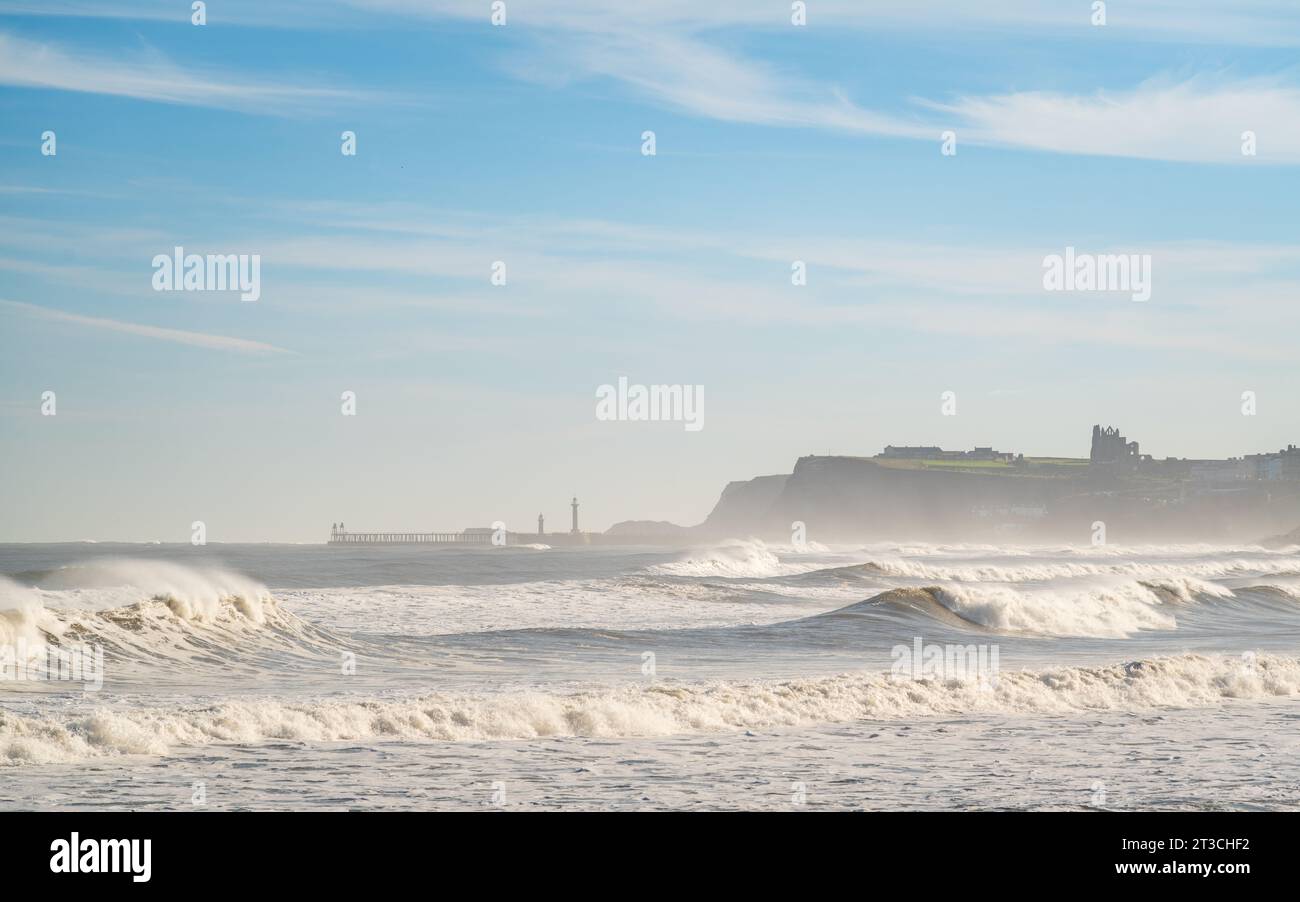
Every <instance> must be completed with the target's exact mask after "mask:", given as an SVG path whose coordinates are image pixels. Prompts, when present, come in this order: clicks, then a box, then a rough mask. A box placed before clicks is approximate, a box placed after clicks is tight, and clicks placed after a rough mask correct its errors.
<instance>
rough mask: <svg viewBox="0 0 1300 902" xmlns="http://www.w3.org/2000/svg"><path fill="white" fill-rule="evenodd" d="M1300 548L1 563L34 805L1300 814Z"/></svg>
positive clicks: (24, 761) (715, 548) (334, 553)
mask: <svg viewBox="0 0 1300 902" xmlns="http://www.w3.org/2000/svg"><path fill="white" fill-rule="evenodd" d="M1298 693H1300V548H1296V547H1290V548H1283V549H1266V548H1262V547H1257V546H1240V547H1220V546H1211V545H1166V546H1134V547H1122V546H1065V545H1054V546H1029V545H1025V546H1019V545H936V544H920V543H879V544H865V545H864V544H846V545H819V544H815V543H809V544H807V545H800V546H793V545H774V544H769V543H764V542H762V541H759V540H757V539H752V538H736V539H732V540H728V541H719V542H716V543H711V544H705V545H700V546H698V547H689V548H678V549H667V548H663V547H611V546H584V547H548V546H546V545H544V544H536V545H527V546H506V547H492V546H454V545H449V546H371V547H346V546H344V547H339V546H325V545H274V544H261V545H229V544H209V545H205V546H198V547H196V546H191V545H171V544H151V545H147V544H110V543H67V544H48V545H40V544H20V545H0V808H3V809H8V810H46V809H74V810H94V809H115V810H128V809H129V810H155V809H158V810H195V809H200V810H248V809H253V810H264V809H290V810H339V809H409V810H459V811H463V810H516V811H533V810H537V811H542V810H580V811H590V810H630V811H642V810H645V811H661V810H731V809H744V810H773V811H777V810H810V811H812V810H895V811H907V810H973V809H1032V810H1055V809H1060V810H1078V809H1100V810H1192V809H1197V810H1201V809H1204V810H1239V809H1268V810H1275V809H1289V810H1296V809H1300V694H1298Z"/></svg>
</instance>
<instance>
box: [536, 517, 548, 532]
mask: <svg viewBox="0 0 1300 902" xmlns="http://www.w3.org/2000/svg"><path fill="white" fill-rule="evenodd" d="M537 535H538V536H539V537H540V536H544V535H546V518H545V517H543V516H542V515H541V514H538V515H537Z"/></svg>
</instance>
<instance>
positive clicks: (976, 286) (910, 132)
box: [0, 0, 1300, 542]
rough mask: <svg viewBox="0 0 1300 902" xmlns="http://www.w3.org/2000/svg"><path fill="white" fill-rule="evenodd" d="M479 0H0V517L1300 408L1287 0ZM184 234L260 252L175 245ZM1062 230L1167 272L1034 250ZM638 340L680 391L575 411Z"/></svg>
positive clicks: (522, 482)
mask: <svg viewBox="0 0 1300 902" xmlns="http://www.w3.org/2000/svg"><path fill="white" fill-rule="evenodd" d="M624 6H634V7H635V8H634V9H622V8H621V7H624ZM492 7H493V5H492V3H491V2H488V0H474V2H464V3H462V2H433V0H419V2H415V0H412V2H401V0H373V2H367V0H352V2H329V0H313V2H293V0H286V2H278V3H266V2H246V0H213V2H210V3H208V4H207V6H206V8H205V10H204V12H205V13H206V24H202V25H196V24H194V23H193V21H192V17H193V16H194V13H193V12H192V10H191V8H190V4H188V3H184V2H172V0H166V2H150V0H141V2H136V3H125V2H117V0H104V2H93V3H92V2H62V0H45V2H39V3H38V2H34V0H30V2H9V0H0V541H14V542H24V541H80V540H90V539H93V540H100V541H108V540H119V541H180V542H183V541H189V539H190V537H191V535H192V524H193V523H194V522H195V521H201V522H202V523H204V524H205V527H206V534H207V540H208V541H210V542H262V541H271V542H317V541H323V540H324V539H325V538H327V536H328V532H329V528H330V525H331V523H333V522H337V521H343V522H345V523H347V525H348V528H349V529H351V530H377V531H379V530H382V531H397V530H411V531H413V530H454V529H460V528H463V527H468V526H486V525H488V524H490V523H492V522H494V521H501V522H504V523H505V524H506V525H507V527H508V528H510V529H515V530H519V531H524V530H531V529H532V528H533V527H534V524H535V523H536V517H537V514H538V513H539V512H540V513H544V514H545V515H546V517H547V521H548V526H549V527H551V528H557V529H567V525H568V502H569V500H570V498H571V497H573V496H577V497H578V499H579V501H580V502H581V505H582V507H581V511H582V525H583V527H584V528H587V529H596V530H603V529H605V528H607V527H608V526H610V525H611V524H612V523H615V522H617V521H620V520H626V519H649V520H670V521H673V522H676V523H681V524H684V525H690V524H693V523H697V522H699V521H701V520H702V519H703V518H704V517H705V516H706V515H707V514H708V512H709V510H710V509H711V508H712V506H713V504H714V503H715V502H716V500H717V498H718V496H719V494H720V493H721V491H722V489H723V487H724V486H725V485H726V483H727V482H729V481H732V480H740V479H747V478H751V477H754V476H758V475H765V474H772V473H788V472H790V470H791V469H792V468H793V466H794V463H795V461H796V459H797V458H798V457H800V456H802V455H807V454H826V453H834V454H850V455H871V454H875V453H877V452H879V451H880V450H881V449H882V448H883V447H884V446H885V445H886V444H927V445H929V444H933V445H941V446H943V447H945V448H952V449H961V448H970V447H973V446H975V445H992V446H994V447H995V448H998V449H999V450H1007V451H1017V452H1022V453H1025V454H1028V455H1042V456H1056V455H1059V456H1086V455H1087V451H1088V442H1089V438H1090V433H1091V428H1092V425H1093V424H1094V423H1102V424H1110V425H1115V426H1118V427H1120V429H1121V431H1123V432H1124V433H1125V434H1126V435H1127V436H1128V437H1129V438H1130V439H1133V440H1137V441H1139V442H1141V445H1142V450H1143V451H1144V452H1147V453H1152V454H1154V455H1156V456H1157V457H1165V456H1176V457H1228V456H1237V455H1241V454H1244V453H1255V452H1260V451H1269V450H1276V449H1278V448H1280V447H1283V446H1285V445H1286V444H1288V443H1291V442H1300V397H1298V396H1297V393H1296V391H1295V387H1296V385H1297V375H1298V372H1297V370H1298V369H1300V367H1298V366H1297V345H1296V336H1297V335H1300V328H1297V327H1298V326H1300V304H1298V303H1297V298H1300V291H1298V290H1297V289H1298V288H1300V220H1298V219H1297V217H1296V216H1295V205H1296V200H1297V176H1298V175H1300V64H1298V63H1297V60H1298V59H1300V57H1297V53H1296V51H1297V46H1300V6H1297V5H1295V4H1290V3H1280V2H1252V0H1241V2H1236V3H1233V4H1219V3H1209V2H1196V0H1192V2H1187V0H1183V2H1172V0H1158V2H1157V0H1145V2H1139V0H1129V2H1112V3H1109V4H1107V5H1106V9H1105V20H1106V21H1105V24H1104V25H1101V24H1093V20H1094V19H1095V18H1096V17H1097V12H1096V11H1095V10H1094V4H1092V3H1090V2H1086V0H1085V2H1057V3H1028V2H998V0H990V2H985V3H978V4H973V3H969V2H957V0H952V2H948V0H940V2H931V3H919V2H905V0H898V2H893V0H884V2H875V3H873V2H836V0H809V2H808V3H807V4H806V24H803V25H796V24H794V23H793V22H792V15H793V13H792V4H790V3H787V2H784V0H771V2H726V0H723V2H719V3H712V4H703V3H698V2H690V3H688V2H676V0H665V2H649V0H647V2H641V3H637V4H634V5H632V4H602V3H597V2H595V0H551V2H546V3H533V2H524V0H505V3H504V12H505V21H504V24H499V25H494V24H493V22H492V16H493V8H492ZM647 131H650V132H653V134H654V151H655V152H654V153H653V154H652V155H651V154H647V153H645V152H644V149H645V143H646V142H645V139H644V137H643V136H644V134H645V133H646V132H647ZM47 132H53V133H54V142H55V143H54V151H55V152H54V153H53V154H50V153H48V152H43V151H48V150H49V149H50V148H49V147H48V144H49V142H48V140H47V138H46V137H44V136H45V134H46V133H47ZM345 132H351V133H353V134H354V135H355V151H356V152H355V154H345V153H343V152H342V151H343V143H344V142H343V137H342V136H343V134H344V133H345ZM1246 132H1250V133H1252V135H1253V144H1254V146H1253V150H1254V152H1253V153H1246V152H1243V149H1244V145H1245V143H1246V142H1245V141H1244V140H1243V133H1246ZM945 133H951V136H950V138H951V140H948V141H947V142H945V138H944V135H945ZM954 141H955V144H954ZM954 147H955V153H952V152H951V151H952V150H953V149H954ZM945 150H948V151H950V152H948V153H945ZM177 246H180V247H183V248H184V249H185V252H186V253H196V254H200V255H207V254H223V255H224V254H248V255H257V257H258V259H259V261H260V296H259V298H258V299H257V300H256V301H244V300H241V298H240V295H239V293H238V292H232V291H157V290H155V288H154V276H155V272H156V269H155V266H154V262H153V261H154V259H155V257H156V256H157V255H160V254H161V255H171V254H172V253H173V248H175V247H177ZM1067 247H1073V248H1075V249H1076V251H1077V252H1078V253H1080V254H1126V255H1138V257H1139V258H1142V257H1144V256H1145V257H1147V258H1149V260H1150V273H1151V280H1150V281H1151V296H1150V298H1149V300H1146V301H1141V302H1139V301H1134V300H1133V299H1132V296H1131V293H1127V292H1123V291H1052V290H1047V289H1046V288H1045V287H1044V282H1043V274H1044V260H1045V258H1047V257H1048V256H1049V255H1053V254H1056V255H1062V254H1064V253H1065V249H1066V248H1067ZM795 261H799V262H801V263H802V264H803V268H804V272H805V273H806V284H801V285H796V284H793V281H794V280H793V279H792V272H793V270H792V267H793V265H794V263H795ZM498 262H500V263H504V264H505V267H504V273H505V283H504V284H494V283H493V280H492V275H493V272H494V269H493V267H494V264H496V263H498ZM619 377H626V378H627V379H628V380H629V382H630V383H634V384H643V385H681V386H702V387H703V388H702V391H703V397H704V415H703V420H702V423H703V428H700V429H698V430H688V429H685V428H683V423H682V422H671V421H669V422H644V421H627V420H603V419H600V418H598V417H597V416H596V400H597V391H598V389H599V388H600V386H602V385H608V384H615V383H616V382H617V380H618V379H619ZM47 392H53V399H54V408H53V411H52V412H53V415H50V412H51V411H50V408H49V404H48V402H47V399H48V397H49V396H48V395H47V394H46V393H47ZM345 392H351V393H353V394H352V397H353V398H354V402H353V407H352V412H351V413H350V414H345V412H344V407H345V403H344V400H343V398H344V393H345ZM945 392H951V393H953V394H952V397H955V413H951V411H952V410H953V408H952V407H951V406H950V407H949V408H948V410H949V412H950V413H945V412H944V407H943V398H944V397H945V394H944V393H945ZM1243 392H1253V393H1254V398H1255V405H1254V413H1253V414H1252V415H1245V414H1243V412H1242V411H1243V401H1242V396H1243Z"/></svg>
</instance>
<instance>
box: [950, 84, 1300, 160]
mask: <svg viewBox="0 0 1300 902" xmlns="http://www.w3.org/2000/svg"><path fill="white" fill-rule="evenodd" d="M928 106H930V107H931V108H932V109H935V110H938V111H942V112H944V113H946V114H949V115H950V116H952V117H953V119H952V121H953V124H954V125H956V126H957V127H958V128H959V129H961V131H962V132H963V133H964V136H965V137H966V138H968V139H969V140H971V141H974V142H975V143H980V144H994V145H1003V146H1010V147H1024V148H1032V149H1035V150H1047V151H1053V152H1056V153H1073V154H1087V155H1101V156H1123V157H1137V158H1142V159H1153V160H1174V161H1181V162H1205V163H1231V162H1242V161H1253V160H1256V159H1257V160H1259V161H1261V162H1285V163H1300V88H1298V87H1296V86H1295V85H1292V84H1287V83H1284V82H1283V81H1281V80H1280V79H1278V78H1256V79H1248V80H1237V81H1233V80H1229V79H1228V78H1226V77H1223V76H1219V75H1202V76H1197V77H1193V78H1190V79H1187V80H1185V81H1180V82H1171V81H1169V80H1168V79H1153V80H1150V81H1147V82H1144V83H1143V84H1141V85H1139V86H1137V87H1136V88H1133V89H1132V90H1128V91H1097V92H1095V93H1093V94H1087V95H1070V94H1060V93H1050V92H1042V91H1031V92H1021V93H1014V94H1003V95H998V96H989V97H967V98H963V99H961V100H958V101H955V102H953V103H948V104H939V103H931V104H928ZM1246 131H1250V132H1254V133H1255V135H1256V138H1257V141H1258V146H1257V153H1258V156H1257V157H1246V156H1243V155H1242V152H1241V146H1242V138H1241V136H1242V133H1243V132H1246Z"/></svg>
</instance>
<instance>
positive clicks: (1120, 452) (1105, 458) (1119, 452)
mask: <svg viewBox="0 0 1300 902" xmlns="http://www.w3.org/2000/svg"><path fill="white" fill-rule="evenodd" d="M1141 459H1142V455H1141V454H1140V453H1139V451H1138V443H1137V442H1130V441H1129V440H1128V439H1126V438H1125V437H1124V436H1122V435H1120V434H1119V429H1117V428H1115V427H1113V426H1107V427H1105V428H1104V429H1103V428H1102V427H1101V426H1093V427H1092V451H1091V452H1090V453H1089V454H1088V463H1090V464H1118V463H1133V464H1136V463H1137V462H1138V461H1139V460H1141Z"/></svg>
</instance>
